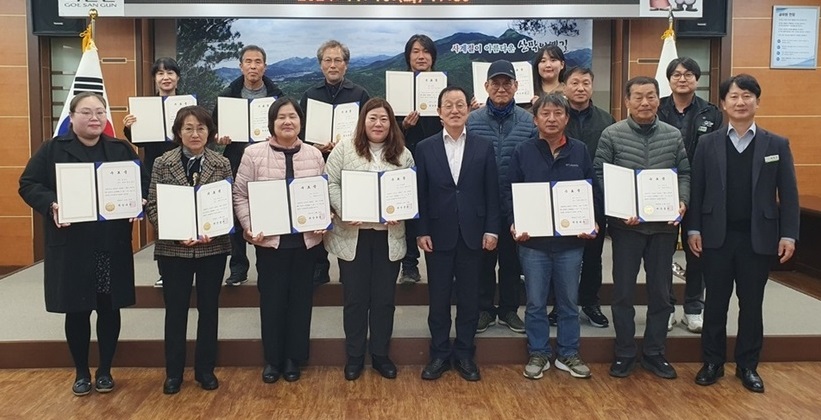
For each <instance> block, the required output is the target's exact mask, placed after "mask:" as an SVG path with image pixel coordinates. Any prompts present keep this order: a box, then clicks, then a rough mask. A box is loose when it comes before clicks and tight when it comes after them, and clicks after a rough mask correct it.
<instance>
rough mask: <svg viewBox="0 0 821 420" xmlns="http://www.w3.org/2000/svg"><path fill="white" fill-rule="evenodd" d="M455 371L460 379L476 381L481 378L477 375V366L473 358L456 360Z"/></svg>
mask: <svg viewBox="0 0 821 420" xmlns="http://www.w3.org/2000/svg"><path fill="white" fill-rule="evenodd" d="M456 371H457V372H459V375H460V376H461V377H462V379H464V380H466V381H471V382H473V381H478V380H479V379H481V376H480V375H479V367H478V366H476V363H474V362H473V359H459V360H457V361H456Z"/></svg>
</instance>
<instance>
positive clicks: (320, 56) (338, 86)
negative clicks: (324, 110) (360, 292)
mask: <svg viewBox="0 0 821 420" xmlns="http://www.w3.org/2000/svg"><path fill="white" fill-rule="evenodd" d="M316 59H317V61H318V62H319V68H320V69H321V70H322V75H323V76H324V78H323V79H322V81H321V82H319V83H317V84H315V85H313V86H311V87H309V88H308V90H306V91H305V93H304V94H303V95H302V99H300V101H299V106H300V107H301V108H302V112H303V113H304V114H305V121H304V122H303V124H302V130H301V132H300V133H299V138H300V139H303V140H304V139H305V130H306V127H307V126H308V124H307V121H308V119H309V118H310V116H309V115H308V99H313V100H315V101H319V102H324V103H326V104H331V105H339V104H347V103H351V102H358V103H359V106H360V107H361V106H363V105H365V102H368V99H370V98H371V97H370V95H368V91H366V90H365V88H363V87H362V86H359V85H357V84H356V83H354V82H352V81H351V80H350V79H346V78H345V73H346V72H347V71H348V63H350V62H351V50H349V49H348V47H347V46H345V44H343V43H341V42H339V41H337V40H333V39H332V40H329V41H325V42H324V43H323V44H322V45H320V46H319V49H317V51H316ZM306 143H308V142H306ZM308 144H313V145H314V146H316V147H317V148H318V149H319V150H320V151H321V152H322V156H323V157H324V158H325V159H326V160H327V159H328V154H329V153H331V150H333V148H334V144H335V142H334V140H333V139H327V141H326V142H325V144H319V143H308ZM317 254H319V255H318V257H317V262H316V267H315V268H314V285H320V284H323V283H327V282H329V281H330V276H329V274H328V271H329V270H330V269H331V263H330V262H329V261H328V251H326V250H325V247H319V249H318V250H317Z"/></svg>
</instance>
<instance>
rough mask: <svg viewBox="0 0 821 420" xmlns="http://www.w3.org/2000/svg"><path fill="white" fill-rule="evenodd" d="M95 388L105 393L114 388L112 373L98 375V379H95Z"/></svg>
mask: <svg viewBox="0 0 821 420" xmlns="http://www.w3.org/2000/svg"><path fill="white" fill-rule="evenodd" d="M94 390H95V391H97V392H99V393H101V394H105V393H107V392H111V391H113V390H114V379H113V378H112V377H111V375H110V374H108V375H97V380H95V381H94Z"/></svg>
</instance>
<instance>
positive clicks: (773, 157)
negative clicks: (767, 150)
mask: <svg viewBox="0 0 821 420" xmlns="http://www.w3.org/2000/svg"><path fill="white" fill-rule="evenodd" d="M770 162H778V155H769V156H764V163H770Z"/></svg>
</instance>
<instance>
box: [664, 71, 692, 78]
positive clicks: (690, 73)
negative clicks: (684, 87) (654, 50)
mask: <svg viewBox="0 0 821 420" xmlns="http://www.w3.org/2000/svg"><path fill="white" fill-rule="evenodd" d="M682 77H683V78H684V79H685V80H694V79H695V78H696V75H695V73H692V72H689V71H688V72H687V73H678V72H676V73H673V74H672V75H670V78H671V79H673V80H680V79H681V78H682Z"/></svg>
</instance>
